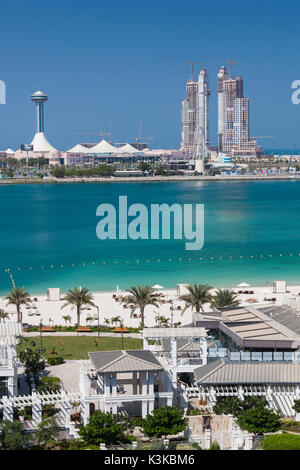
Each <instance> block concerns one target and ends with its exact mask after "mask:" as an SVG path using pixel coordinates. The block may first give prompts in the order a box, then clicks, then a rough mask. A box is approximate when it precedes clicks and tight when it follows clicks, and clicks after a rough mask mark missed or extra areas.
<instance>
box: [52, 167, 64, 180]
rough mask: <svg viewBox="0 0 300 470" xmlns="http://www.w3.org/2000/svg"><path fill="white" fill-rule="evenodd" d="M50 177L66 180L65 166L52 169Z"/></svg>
mask: <svg viewBox="0 0 300 470" xmlns="http://www.w3.org/2000/svg"><path fill="white" fill-rule="evenodd" d="M50 175H52V176H54V178H64V177H65V175H66V169H65V167H63V166H61V167H58V166H57V167H54V168H51V170H50Z"/></svg>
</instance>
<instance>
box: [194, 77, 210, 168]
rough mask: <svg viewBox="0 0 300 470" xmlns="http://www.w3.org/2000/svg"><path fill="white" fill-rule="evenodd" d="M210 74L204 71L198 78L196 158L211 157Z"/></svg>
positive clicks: (195, 136)
mask: <svg viewBox="0 0 300 470" xmlns="http://www.w3.org/2000/svg"><path fill="white" fill-rule="evenodd" d="M209 95H210V91H209V86H208V73H207V71H206V70H205V69H202V70H201V72H200V73H199V78H198V92H197V102H196V129H195V135H194V158H195V159H196V160H199V159H202V160H203V159H204V158H207V157H208V156H209V147H210V145H209V115H208V110H209V108H208V100H209Z"/></svg>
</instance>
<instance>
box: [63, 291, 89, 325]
mask: <svg viewBox="0 0 300 470" xmlns="http://www.w3.org/2000/svg"><path fill="white" fill-rule="evenodd" d="M62 300H65V301H66V303H65V304H64V305H62V307H61V308H65V307H67V305H72V306H76V310H77V326H79V325H80V310H81V307H82V306H83V305H91V306H93V307H94V306H95V304H94V302H93V300H94V297H93V294H92V293H91V292H90V291H89V290H88V289H87V288H86V287H82V288H78V287H74V289H69V290H68V292H67V293H66V295H65V296H64V297H63V299H62Z"/></svg>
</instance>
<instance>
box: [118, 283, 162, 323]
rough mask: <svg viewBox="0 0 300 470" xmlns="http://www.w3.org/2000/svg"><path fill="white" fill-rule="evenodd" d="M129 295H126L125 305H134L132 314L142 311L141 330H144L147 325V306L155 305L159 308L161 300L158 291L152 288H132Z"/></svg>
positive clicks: (142, 286)
mask: <svg viewBox="0 0 300 470" xmlns="http://www.w3.org/2000/svg"><path fill="white" fill-rule="evenodd" d="M127 292H128V293H129V295H126V297H124V299H123V303H124V304H125V305H129V304H132V305H133V308H132V311H131V314H133V313H134V312H135V310H136V309H138V310H139V311H140V319H141V328H144V324H145V308H146V307H147V305H154V307H158V306H159V303H160V298H159V295H158V292H157V290H156V289H154V288H153V287H150V286H145V285H141V286H137V287H136V286H132V287H131V288H130V289H128V291H127Z"/></svg>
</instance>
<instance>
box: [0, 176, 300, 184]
mask: <svg viewBox="0 0 300 470" xmlns="http://www.w3.org/2000/svg"><path fill="white" fill-rule="evenodd" d="M284 180H292V181H295V180H296V181H300V175H215V176H201V175H199V176H138V177H137V176H124V177H121V176H116V177H114V178H108V177H98V178H93V177H91V178H87V177H82V178H61V179H59V178H47V179H39V178H37V179H26V178H24V179H23V178H20V179H3V180H0V185H18V184H78V183H165V182H185V181H214V182H217V181H284Z"/></svg>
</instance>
